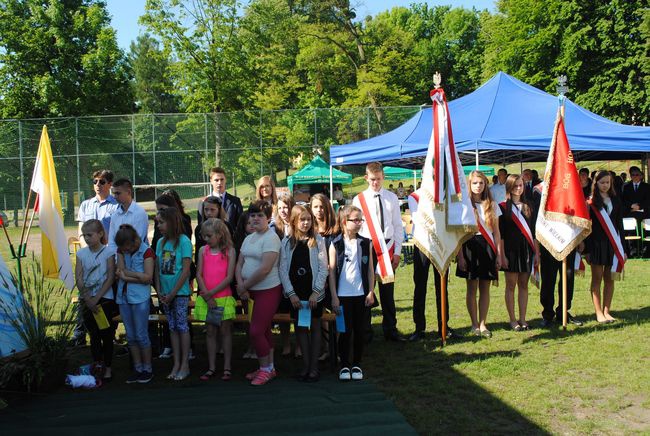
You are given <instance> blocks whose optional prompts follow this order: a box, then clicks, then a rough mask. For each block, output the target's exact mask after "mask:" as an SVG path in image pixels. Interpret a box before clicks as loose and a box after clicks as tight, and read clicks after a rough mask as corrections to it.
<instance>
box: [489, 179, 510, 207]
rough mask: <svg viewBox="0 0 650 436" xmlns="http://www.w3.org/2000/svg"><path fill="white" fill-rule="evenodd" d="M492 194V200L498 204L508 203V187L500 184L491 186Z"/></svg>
mask: <svg viewBox="0 0 650 436" xmlns="http://www.w3.org/2000/svg"><path fill="white" fill-rule="evenodd" d="M490 193H491V194H492V199H493V200H494V201H495V202H496V203H497V204H499V203H503V202H504V201H506V185H505V183H504V184H501V183H499V182H497V183H495V184H494V185H492V186H490Z"/></svg>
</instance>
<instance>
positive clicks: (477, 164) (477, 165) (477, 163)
mask: <svg viewBox="0 0 650 436" xmlns="http://www.w3.org/2000/svg"><path fill="white" fill-rule="evenodd" d="M478 167H479V162H478V141H477V142H476V171H478Z"/></svg>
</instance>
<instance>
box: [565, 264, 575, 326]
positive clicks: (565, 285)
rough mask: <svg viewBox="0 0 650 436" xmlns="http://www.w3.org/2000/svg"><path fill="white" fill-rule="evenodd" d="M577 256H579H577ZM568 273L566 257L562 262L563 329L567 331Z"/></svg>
mask: <svg viewBox="0 0 650 436" xmlns="http://www.w3.org/2000/svg"><path fill="white" fill-rule="evenodd" d="M576 255H577V254H576ZM566 276H567V272H566V257H565V258H564V259H563V260H562V329H563V330H566V324H567V318H568V313H569V311H568V310H567V282H566V281H567V278H566Z"/></svg>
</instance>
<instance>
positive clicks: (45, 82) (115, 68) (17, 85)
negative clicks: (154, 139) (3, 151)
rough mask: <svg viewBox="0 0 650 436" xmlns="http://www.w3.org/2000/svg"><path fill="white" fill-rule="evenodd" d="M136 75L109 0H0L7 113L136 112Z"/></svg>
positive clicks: (2, 95) (1, 97) (0, 84)
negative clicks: (122, 45) (118, 36)
mask: <svg viewBox="0 0 650 436" xmlns="http://www.w3.org/2000/svg"><path fill="white" fill-rule="evenodd" d="M129 80H130V74H129V71H128V68H127V66H126V64H125V58H124V53H123V52H122V51H121V50H120V49H119V48H118V46H117V42H116V38H115V30H114V29H113V28H111V27H110V20H109V16H108V13H107V11H106V6H105V3H104V2H102V1H97V0H67V1H64V2H61V1H57V0H5V1H4V2H2V4H1V5H0V116H2V117H4V118H9V117H17V118H20V117H46V116H70V115H83V114H113V113H124V112H131V109H132V103H131V102H132V95H131V89H130V85H129Z"/></svg>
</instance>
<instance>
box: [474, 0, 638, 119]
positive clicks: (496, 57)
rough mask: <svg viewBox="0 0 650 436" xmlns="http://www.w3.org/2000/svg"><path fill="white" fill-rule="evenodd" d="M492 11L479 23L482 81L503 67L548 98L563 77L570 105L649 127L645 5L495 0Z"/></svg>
mask: <svg viewBox="0 0 650 436" xmlns="http://www.w3.org/2000/svg"><path fill="white" fill-rule="evenodd" d="M497 8H498V13H497V14H495V15H491V16H485V19H484V21H483V30H482V40H483V41H484V43H485V45H486V49H485V56H484V59H485V63H484V69H483V76H484V78H487V77H489V76H491V75H493V74H494V73H496V72H497V71H499V70H503V71H505V72H507V73H510V74H513V75H515V76H516V77H517V78H519V79H521V80H523V81H525V82H527V83H530V84H532V85H534V86H537V87H539V88H542V89H545V90H546V91H548V92H551V93H554V92H555V77H556V76H558V75H560V74H566V75H567V77H568V80H569V87H570V88H571V90H570V92H569V97H570V98H571V99H572V100H574V101H575V102H576V103H578V104H581V105H584V106H585V107H586V108H587V109H589V110H591V111H593V112H596V113H598V114H599V115H603V116H605V117H608V118H611V119H613V120H616V121H619V122H624V123H629V124H648V123H649V122H650V99H648V96H649V91H650V83H649V82H648V80H647V74H646V73H644V69H646V68H647V67H645V66H644V65H645V64H647V58H646V57H645V44H646V43H647V40H648V39H647V35H646V36H643V33H642V22H643V14H644V12H645V13H647V0H612V1H609V2H602V1H598V0H548V1H545V2H538V1H536V0H500V1H499V2H497ZM646 71H647V70H646Z"/></svg>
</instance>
